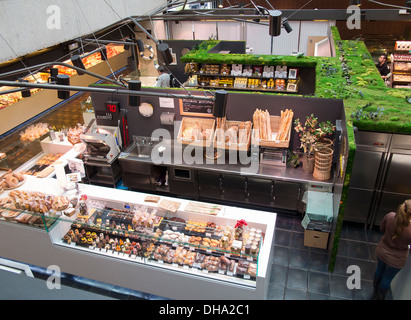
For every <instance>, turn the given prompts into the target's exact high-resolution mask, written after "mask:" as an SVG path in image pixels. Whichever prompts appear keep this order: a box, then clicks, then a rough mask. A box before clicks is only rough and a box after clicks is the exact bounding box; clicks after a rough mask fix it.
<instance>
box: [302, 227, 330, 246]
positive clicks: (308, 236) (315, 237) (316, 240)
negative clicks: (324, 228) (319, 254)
mask: <svg viewBox="0 0 411 320" xmlns="http://www.w3.org/2000/svg"><path fill="white" fill-rule="evenodd" d="M329 235H330V234H329V233H328V232H321V231H315V230H307V229H306V230H305V231H304V246H306V247H313V248H320V249H327V244H328V236H329Z"/></svg>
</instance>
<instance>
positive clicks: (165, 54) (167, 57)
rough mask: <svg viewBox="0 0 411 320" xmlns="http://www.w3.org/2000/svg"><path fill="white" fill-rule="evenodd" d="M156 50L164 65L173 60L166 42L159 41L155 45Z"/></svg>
mask: <svg viewBox="0 0 411 320" xmlns="http://www.w3.org/2000/svg"><path fill="white" fill-rule="evenodd" d="M157 50H158V51H159V52H160V54H161V57H162V58H163V62H164V64H166V65H169V64H170V63H172V62H173V56H172V55H171V52H170V48H169V47H168V44H167V43H165V42H162V43H160V44H159V45H158V46H157Z"/></svg>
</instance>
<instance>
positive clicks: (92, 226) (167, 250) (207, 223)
mask: <svg viewBox="0 0 411 320" xmlns="http://www.w3.org/2000/svg"><path fill="white" fill-rule="evenodd" d="M71 205H72V204H70V206H71ZM200 209H204V208H193V210H200ZM63 212H66V214H67V215H66V214H62V215H60V216H57V215H56V216H54V217H52V218H49V217H43V220H44V221H45V222H46V223H47V225H46V229H47V230H48V232H49V235H50V237H51V240H52V242H53V243H54V244H55V245H58V246H64V247H70V248H73V249H75V250H82V251H87V252H90V253H95V254H98V255H103V256H109V257H114V258H118V259H124V260H127V261H132V262H135V263H140V264H147V265H151V266H156V267H161V268H167V269H172V270H175V271H179V272H184V273H190V274H193V275H196V276H202V277H212V278H215V277H217V278H218V279H221V280H224V281H229V282H232V283H236V284H241V285H244V286H249V287H255V286H256V277H257V274H258V261H259V252H260V250H261V247H262V246H263V245H264V236H265V233H266V225H264V224H260V223H250V222H248V223H247V222H246V224H247V225H243V223H244V221H241V220H240V221H237V220H234V219H229V218H224V217H217V216H208V215H204V214H197V213H194V212H193V213H188V212H180V211H177V212H172V211H170V210H163V209H159V208H158V207H154V206H149V205H141V204H129V203H128V204H124V203H122V202H115V201H107V200H105V199H98V198H94V197H93V198H90V197H89V198H88V199H87V200H86V201H83V200H80V202H79V203H78V204H77V205H76V206H75V207H74V208H73V210H70V211H69V212H68V211H67V209H66V211H63ZM67 212H68V213H67ZM71 212H73V215H72V216H68V215H69V214H70V213H71ZM50 219H51V220H53V219H54V220H58V223H54V224H53V223H50V222H49V220H50ZM268 245H269V244H268Z"/></svg>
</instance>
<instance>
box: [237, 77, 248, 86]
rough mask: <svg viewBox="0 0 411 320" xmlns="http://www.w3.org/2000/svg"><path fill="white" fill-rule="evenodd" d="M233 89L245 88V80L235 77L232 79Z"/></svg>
mask: <svg viewBox="0 0 411 320" xmlns="http://www.w3.org/2000/svg"><path fill="white" fill-rule="evenodd" d="M234 88H247V78H242V77H241V78H240V77H236V78H235V79H234Z"/></svg>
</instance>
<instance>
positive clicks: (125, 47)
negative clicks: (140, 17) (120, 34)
mask: <svg viewBox="0 0 411 320" xmlns="http://www.w3.org/2000/svg"><path fill="white" fill-rule="evenodd" d="M125 42H130V43H131V39H129V38H127V39H126V40H125ZM128 49H130V45H129V44H125V45H124V50H128Z"/></svg>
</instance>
